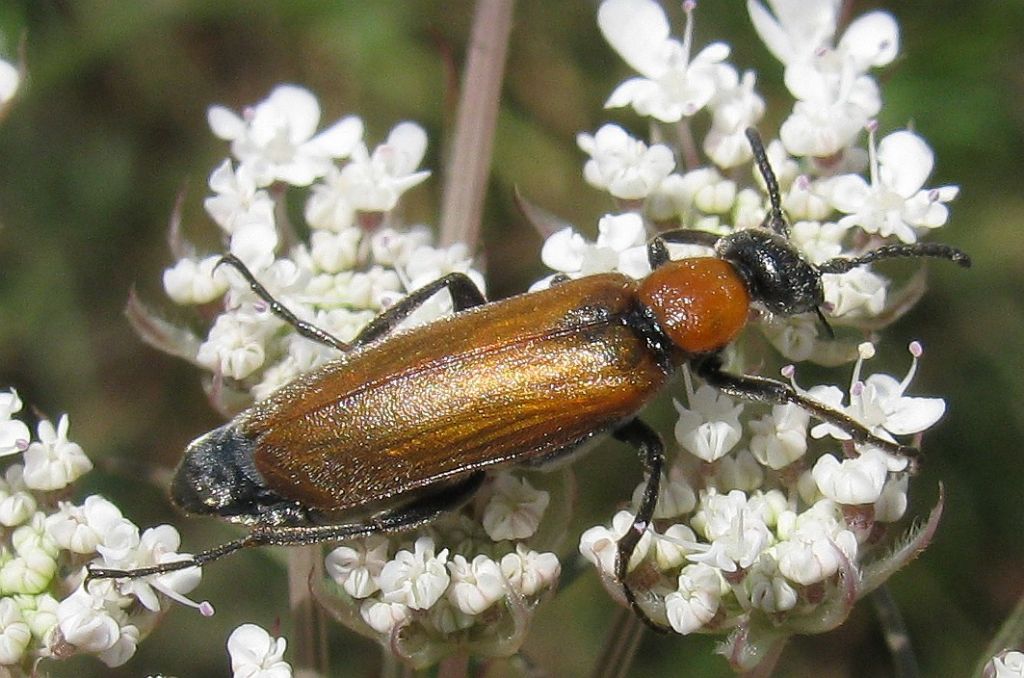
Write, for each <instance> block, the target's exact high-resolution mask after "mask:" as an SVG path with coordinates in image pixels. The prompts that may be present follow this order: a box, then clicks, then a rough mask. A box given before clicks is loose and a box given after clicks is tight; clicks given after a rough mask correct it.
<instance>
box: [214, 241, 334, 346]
mask: <svg viewBox="0 0 1024 678" xmlns="http://www.w3.org/2000/svg"><path fill="white" fill-rule="evenodd" d="M221 264H228V265H229V266H231V267H232V268H234V269H235V270H236V271H238V272H239V273H241V274H242V277H243V278H245V281H246V282H247V283H249V289H251V290H252V291H253V292H254V293H255V294H256V296H258V297H259V298H260V299H262V300H263V301H265V302H267V304H268V305H269V306H270V312H271V313H273V314H274V315H276V316H277V317H278V318H280V319H281V320H283V321H285V322H286V323H288V324H289V325H291V326H292V327H294V328H295V331H296V332H298V333H299V334H301V335H302V336H304V337H305V338H307V339H312V340H313V341H315V342H318V343H321V344H324V345H325V346H330V347H331V348H336V349H338V350H339V351H343V352H344V351H350V350H352V346H351V345H349V344H348V343H346V342H344V341H342V340H341V339H338V338H337V337H335V336H334V335H333V334H331V333H330V332H327V331H326V330H322V329H320V328H319V327H317V326H316V325H314V324H313V323H308V322H306V321H305V320H300V319H299V318H297V317H296V315H295V314H294V313H292V312H291V311H289V310H288V309H287V308H286V307H285V305H284V304H282V303H281V302H279V301H278V300H277V299H275V298H274V295H272V294H271V293H270V292H268V291H267V288H266V287H264V286H263V285H262V284H261V283H260V281H259V280H257V279H256V276H254V275H253V274H252V271H250V270H249V267H248V266H246V265H245V264H244V263H242V260H241V259H239V258H238V257H236V256H235V255H234V254H225V255H224V256H223V257H221V258H220V261H218V262H217V266H220V265H221Z"/></svg>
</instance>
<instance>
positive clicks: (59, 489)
mask: <svg viewBox="0 0 1024 678" xmlns="http://www.w3.org/2000/svg"><path fill="white" fill-rule="evenodd" d="M21 410H22V402H21V399H20V398H19V396H18V393H17V392H16V391H14V390H10V391H0V456H3V457H4V462H5V463H6V465H5V467H4V470H3V477H2V479H0V525H2V526H3V528H4V529H3V530H2V534H3V540H2V541H0V673H2V672H3V671H6V672H7V673H5V674H3V675H28V674H30V673H32V671H33V666H34V664H35V662H37V661H38V660H39V659H41V658H47V657H51V658H58V659H60V658H65V657H68V656H71V655H72V654H76V653H87V654H94V655H96V656H97V657H99V659H100V660H101V661H103V662H104V663H105V664H107V665H108V666H120V665H121V664H124V663H125V662H126V661H128V659H129V658H130V657H131V656H132V655H133V654H134V653H135V649H136V646H137V645H138V643H139V642H140V641H141V640H142V638H144V637H145V636H146V635H147V634H148V633H149V632H150V631H151V630H152V629H153V628H154V626H155V625H156V623H157V622H158V621H159V619H160V616H161V613H162V612H163V611H165V610H166V608H167V605H168V603H169V602H170V600H172V599H173V600H178V601H184V602H190V601H187V599H185V598H184V595H185V594H187V593H188V592H189V591H191V590H192V589H193V588H195V587H196V586H197V585H198V584H199V579H200V576H201V573H200V571H199V569H198V568H189V569H187V570H181V571H179V572H174V573H170V574H167V575H162V576H159V577H149V578H145V579H134V580H123V581H122V580H102V581H92V582H88V583H86V582H85V574H86V570H85V565H86V564H87V563H90V562H91V563H95V564H97V565H100V566H102V567H112V568H120V569H123V568H132V567H144V566H147V565H153V564H156V563H160V562H165V561H171V560H180V559H182V558H185V557H187V554H180V553H177V549H178V543H179V542H178V532H177V531H176V530H175V529H174V528H173V527H171V526H170V525H161V526H159V527H155V528H151V529H148V530H146V531H144V532H141V533H140V531H139V528H138V527H137V526H136V525H135V524H134V523H132V522H131V521H130V520H128V519H127V518H125V517H124V516H123V515H122V514H121V511H120V510H119V509H118V508H117V507H116V506H114V505H113V504H112V503H110V502H109V501H108V500H106V499H104V498H103V497H101V496H99V495H92V496H89V497H87V498H86V499H85V501H83V502H82V503H81V504H74V503H72V502H70V501H66V499H67V497H68V496H70V491H71V484H72V483H73V482H74V481H75V480H77V479H78V478H79V477H81V476H82V475H83V474H84V473H86V472H87V471H89V470H90V469H91V468H92V463H91V462H90V461H89V459H88V457H86V456H85V453H84V452H83V451H82V448H81V446H79V445H78V444H77V443H74V442H72V441H70V440H69V439H68V428H69V420H68V416H67V415H66V414H65V415H62V416H61V418H60V419H59V420H58V423H57V425H56V426H54V425H53V423H52V422H50V421H48V420H46V419H43V420H41V421H40V422H39V423H38V425H37V427H36V436H35V438H34V439H33V437H32V435H31V432H30V430H29V427H28V426H27V425H26V424H25V422H24V421H22V420H21V419H20V418H17V417H16V415H17V414H18V413H19V412H20V411H21ZM203 609H204V610H206V609H207V608H205V607H203Z"/></svg>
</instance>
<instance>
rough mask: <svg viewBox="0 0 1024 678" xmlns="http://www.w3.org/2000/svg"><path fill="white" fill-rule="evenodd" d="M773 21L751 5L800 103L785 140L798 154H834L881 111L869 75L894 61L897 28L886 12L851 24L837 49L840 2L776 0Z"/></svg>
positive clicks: (755, 20)
mask: <svg viewBox="0 0 1024 678" xmlns="http://www.w3.org/2000/svg"><path fill="white" fill-rule="evenodd" d="M769 4H770V5H771V7H772V10H773V11H774V12H775V16H772V15H771V14H769V13H768V11H767V10H765V8H764V7H763V6H762V5H761V4H760V3H758V2H755V1H754V0H748V2H747V9H748V11H749V13H750V18H751V21H752V22H753V24H754V28H755V30H756V31H757V32H758V35H760V36H761V39H762V40H763V41H764V42H765V45H767V46H768V49H769V50H770V51H771V52H772V54H774V55H775V57H776V58H778V59H779V60H780V61H781V62H782V63H784V64H785V65H786V71H785V81H786V86H787V87H788V88H789V90H790V92H791V93H792V94H793V96H795V97H796V98H797V100H798V101H797V102H796V104H795V106H794V107H793V114H792V115H791V116H790V117H789V118H788V119H787V120H786V121H785V122H784V123H783V124H782V127H781V130H780V138H781V139H782V142H783V143H784V144H785V145H786V148H787V149H788V150H789V151H790V152H791V153H793V154H794V155H797V156H816V157H827V156H831V155H833V154H835V153H837V152H839V151H840V150H842V149H843V148H844V147H846V146H847V145H849V143H850V142H851V141H852V140H853V138H854V137H855V136H856V135H857V134H858V133H859V131H860V130H861V129H862V128H863V127H864V125H865V124H866V123H867V121H868V120H869V119H870V118H871V117H872V116H874V115H876V114H877V113H878V110H879V109H880V107H881V99H880V97H879V94H878V86H877V85H876V84H875V82H874V80H873V79H872V78H870V77H868V76H866V75H864V73H866V72H867V71H868V70H869V69H870V68H873V67H877V66H884V65H886V64H888V63H890V62H891V61H892V60H893V59H894V58H895V57H896V54H897V52H898V50H899V29H898V27H897V25H896V22H895V20H894V19H893V18H892V16H890V15H889V14H886V13H884V12H872V13H870V14H866V15H864V16H862V17H860V18H858V19H856V20H855V21H854V22H852V23H851V24H850V26H849V28H848V29H847V31H846V33H845V34H844V35H843V37H842V38H841V39H840V40H839V44H838V45H837V46H835V47H833V39H834V36H835V31H836V26H837V23H838V19H839V6H840V3H839V2H837V0H772V1H771V2H770V3H769Z"/></svg>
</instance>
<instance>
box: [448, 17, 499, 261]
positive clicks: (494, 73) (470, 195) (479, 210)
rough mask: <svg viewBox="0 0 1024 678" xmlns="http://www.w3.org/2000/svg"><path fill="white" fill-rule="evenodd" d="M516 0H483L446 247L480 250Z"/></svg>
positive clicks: (465, 88)
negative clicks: (461, 246)
mask: <svg viewBox="0 0 1024 678" xmlns="http://www.w3.org/2000/svg"><path fill="white" fill-rule="evenodd" d="M513 5H514V0H479V2H477V5H476V12H475V13H474V16H473V29H472V32H471V34H470V39H469V48H468V54H467V57H466V70H465V72H464V74H463V78H462V92H461V93H460V95H459V107H458V111H457V112H456V116H455V132H454V136H453V141H452V145H451V148H450V154H449V159H448V164H447V168H446V172H445V183H444V197H443V199H442V206H441V245H451V244H452V243H455V242H464V243H466V244H467V245H468V246H469V249H470V251H473V250H474V249H475V248H476V245H477V240H478V239H479V235H480V228H481V222H482V219H483V202H484V196H485V195H486V193H487V179H488V177H489V175H490V168H491V156H492V151H493V149H494V129H495V126H496V124H497V120H498V102H499V101H500V99H501V83H502V79H503V77H504V73H505V54H506V53H507V51H508V39H509V33H510V32H511V30H512V8H513Z"/></svg>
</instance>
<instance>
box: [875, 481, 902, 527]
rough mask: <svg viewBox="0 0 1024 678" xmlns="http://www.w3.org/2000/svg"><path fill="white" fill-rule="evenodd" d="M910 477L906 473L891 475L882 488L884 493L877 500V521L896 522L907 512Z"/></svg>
mask: <svg viewBox="0 0 1024 678" xmlns="http://www.w3.org/2000/svg"><path fill="white" fill-rule="evenodd" d="M909 483H910V478H909V477H908V476H907V475H906V474H902V475H899V476H894V477H890V478H889V479H888V480H887V481H886V482H885V486H884V487H883V488H882V495H881V496H880V497H879V498H878V500H877V501H876V502H875V510H874V516H875V521H877V522H880V523H894V522H896V521H897V520H899V519H900V518H902V517H903V514H904V513H906V512H907V486H908V485H909Z"/></svg>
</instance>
